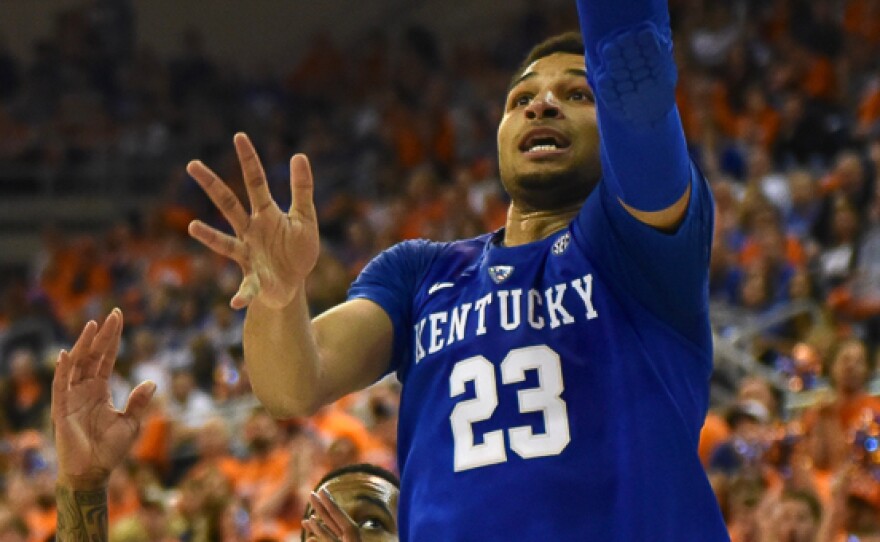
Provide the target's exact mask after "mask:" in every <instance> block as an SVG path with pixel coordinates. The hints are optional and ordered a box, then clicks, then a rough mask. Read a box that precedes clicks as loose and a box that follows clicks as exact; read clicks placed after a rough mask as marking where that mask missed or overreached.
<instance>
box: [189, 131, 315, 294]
mask: <svg viewBox="0 0 880 542" xmlns="http://www.w3.org/2000/svg"><path fill="white" fill-rule="evenodd" d="M234 141H235V152H236V154H238V161H239V163H240V164H241V171H242V173H243V175H244V182H245V187H246V188H247V194H248V199H250V207H251V212H250V214H248V213H247V212H245V210H244V207H242V205H241V202H239V201H238V198H236V197H235V194H233V193H232V190H230V189H229V187H228V186H227V185H226V183H225V182H224V181H223V180H222V179H220V177H218V176H217V174H216V173H214V172H213V171H211V170H210V169H209V168H208V167H207V166H206V165H204V164H203V163H202V162H200V161H197V160H196V161H193V162H190V163H189V165H187V168H186V170H187V172H188V173H189V174H190V175H191V176H192V177H193V178H194V179H195V180H196V182H198V183H199V186H201V187H202V189H203V190H204V191H205V193H206V194H207V195H208V197H209V198H211V201H213V202H214V205H216V206H217V208H218V209H219V210H220V212H221V213H222V214H223V216H224V217H225V218H226V220H228V221H229V224H230V225H231V226H232V229H233V231H234V232H235V236H234V237H233V236H230V235H227V234H225V233H223V232H221V231H219V230H217V229H215V228H212V227H210V226H208V225H207V224H205V223H204V222H201V221H199V220H194V221H192V223H190V225H189V233H190V235H192V236H193V237H194V238H195V239H197V240H198V241H200V242H201V243H202V244H204V245H205V246H206V247H208V248H210V249H211V250H213V251H214V252H216V253H217V254H220V255H222V256H226V257H227V258H231V259H233V260H235V261H236V263H238V265H239V266H240V267H241V270H242V274H243V275H244V278H243V279H242V281H241V285H240V286H239V289H238V292H237V293H236V294H235V295H234V296H233V298H232V301H231V302H230V305H231V306H232V307H233V308H235V309H241V308H244V307H247V306H248V305H249V304H250V303H251V302H252V301H253V300H254V299H256V298H259V300H260V301H261V302H262V303H264V304H265V305H266V306H268V307H271V308H276V309H280V308H283V307H285V306H287V305H288V304H289V303H290V302H291V301H292V300H293V298H294V296H295V295H296V293H297V292H298V291H299V289H300V288H302V285H303V282H304V281H305V278H306V276H308V274H309V273H310V272H311V271H312V269H313V268H314V267H315V262H316V261H317V259H318V249H319V246H320V243H319V238H318V220H317V216H316V212H315V204H314V202H313V201H312V192H313V187H314V184H313V180H312V171H311V168H310V166H309V160H308V158H306V157H305V155H302V154H297V155H294V156H293V158H291V159H290V190H291V192H292V196H293V204H292V205H291V207H290V210H289V211H288V212H287V213H284V212H283V211H281V209H279V208H278V204H276V203H275V200H273V199H272V195H271V194H270V193H269V186H268V183H267V182H266V174H265V172H264V171H263V166H262V164H261V163H260V159H259V157H258V156H257V152H256V150H254V146H253V144H252V143H251V141H250V139H248V137H247V136H246V135H244V134H236V135H235V140H234Z"/></svg>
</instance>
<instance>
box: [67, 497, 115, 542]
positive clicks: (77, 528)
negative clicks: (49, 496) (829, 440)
mask: <svg viewBox="0 0 880 542" xmlns="http://www.w3.org/2000/svg"><path fill="white" fill-rule="evenodd" d="M55 499H56V501H57V504H58V528H57V540H58V542H106V541H107V540H108V538H109V536H108V528H107V491H106V490H105V489H99V490H97V491H75V490H72V489H70V488H69V487H65V486H62V485H59V486H57V487H56V489H55Z"/></svg>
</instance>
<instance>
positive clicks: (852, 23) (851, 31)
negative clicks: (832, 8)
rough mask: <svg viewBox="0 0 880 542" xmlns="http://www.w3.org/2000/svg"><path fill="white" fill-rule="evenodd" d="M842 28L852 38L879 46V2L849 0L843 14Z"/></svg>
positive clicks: (873, 0) (875, 0) (872, 0)
mask: <svg viewBox="0 0 880 542" xmlns="http://www.w3.org/2000/svg"><path fill="white" fill-rule="evenodd" d="M843 28H844V29H845V30H846V33H847V35H849V36H850V37H852V38H855V39H858V40H866V41H868V42H869V43H872V44H875V45H876V44H880V2H877V0H850V1H849V2H848V3H847V5H846V8H845V9H844V12H843Z"/></svg>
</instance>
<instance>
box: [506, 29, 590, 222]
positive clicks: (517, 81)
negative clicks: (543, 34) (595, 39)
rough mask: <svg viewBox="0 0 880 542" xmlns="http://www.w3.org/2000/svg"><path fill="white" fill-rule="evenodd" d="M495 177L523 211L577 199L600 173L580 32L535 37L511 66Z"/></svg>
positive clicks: (551, 207)
mask: <svg viewBox="0 0 880 542" xmlns="http://www.w3.org/2000/svg"><path fill="white" fill-rule="evenodd" d="M498 163H499V168H500V173H501V181H502V183H503V184H504V188H505V190H507V192H508V194H510V197H511V199H512V200H513V204H514V205H516V206H518V207H519V208H520V209H522V210H524V211H555V210H562V209H570V208H572V207H574V206H578V207H579V206H580V204H581V203H583V201H584V200H585V199H586V198H587V196H588V195H589V194H590V192H591V191H592V190H593V188H594V187H595V186H596V183H598V181H599V178H600V176H601V165H600V161H599V131H598V128H597V125H596V105H595V101H594V97H593V91H592V90H591V88H590V86H589V84H588V83H587V77H586V69H585V62H584V45H583V42H582V41H581V37H580V34H578V33H576V32H568V33H565V34H560V35H558V36H554V37H552V38H550V39H548V40H546V41H544V42H542V43H540V44H538V45H537V46H536V47H535V48H534V49H532V51H531V52H530V53H529V54H528V56H526V58H525V60H524V61H523V63H522V65H521V66H520V68H519V69H517V71H516V73H515V74H514V76H513V78H512V79H511V83H510V86H509V89H508V93H507V98H506V101H505V104H504V116H503V117H502V119H501V123H500V124H499V125H498Z"/></svg>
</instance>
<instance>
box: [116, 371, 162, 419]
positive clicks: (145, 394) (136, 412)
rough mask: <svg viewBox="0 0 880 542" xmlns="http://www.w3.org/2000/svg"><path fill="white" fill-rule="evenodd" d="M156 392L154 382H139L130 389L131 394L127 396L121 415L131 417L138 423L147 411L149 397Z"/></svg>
mask: <svg viewBox="0 0 880 542" xmlns="http://www.w3.org/2000/svg"><path fill="white" fill-rule="evenodd" d="M154 393H156V383H155V382H152V381H150V380H147V381H146V382H141V383H140V384H138V386H137V387H136V388H135V389H134V390H132V392H131V395H129V396H128V404H126V405H125V412H123V415H125V416H126V417H129V418H133V419H134V420H135V421H136V422H137V423H138V424H140V423H141V421H142V420H143V418H144V414H145V413H146V412H147V406H148V405H149V404H150V399H152V398H153V394H154Z"/></svg>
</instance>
